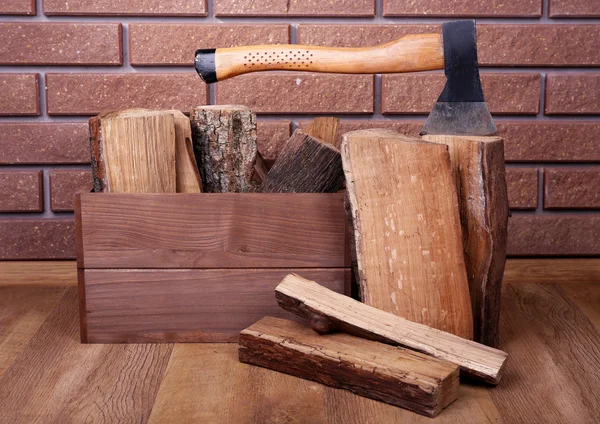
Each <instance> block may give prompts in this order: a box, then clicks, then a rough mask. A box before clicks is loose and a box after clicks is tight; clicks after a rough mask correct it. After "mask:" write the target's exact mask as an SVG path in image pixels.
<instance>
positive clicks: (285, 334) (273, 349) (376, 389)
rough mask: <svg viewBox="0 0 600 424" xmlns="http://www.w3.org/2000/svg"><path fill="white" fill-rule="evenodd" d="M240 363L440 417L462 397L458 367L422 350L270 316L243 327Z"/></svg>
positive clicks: (240, 341)
mask: <svg viewBox="0 0 600 424" xmlns="http://www.w3.org/2000/svg"><path fill="white" fill-rule="evenodd" d="M239 345H240V349H239V359H240V361H241V362H245V363H248V364H253V365H258V366H261V367H265V368H269V369H272V370H275V371H279V372H283V373H286V374H291V375H294V376H296V377H300V378H305V379H307V380H313V381H317V382H319V383H323V384H326V385H328V386H331V387H335V388H339V389H346V390H350V391H352V392H354V393H356V394H358V395H360V396H365V397H368V398H371V399H376V400H379V401H382V402H386V403H390V404H392V405H396V406H400V407H402V408H406V409H409V410H411V411H414V412H417V413H419V414H422V415H426V416H428V417H435V416H436V415H438V414H439V413H440V412H441V411H442V409H443V408H445V407H446V406H448V405H449V404H450V403H452V402H453V401H454V400H456V398H457V397H458V386H459V379H458V367H457V366H456V365H454V364H451V363H449V362H446V361H441V360H438V359H435V358H432V357H430V356H427V355H423V354H421V353H418V352H413V351H410V350H406V349H401V348H395V347H391V346H387V345H384V344H381V343H377V342H371V341H368V340H364V339H360V338H358V337H352V336H349V335H347V334H333V335H328V336H319V335H318V334H316V333H315V332H313V331H312V330H311V329H310V328H308V327H305V326H303V325H301V324H298V323H296V322H292V321H288V320H283V319H278V318H272V317H265V318H263V319H261V320H260V321H258V322H257V323H255V324H253V325H252V326H250V327H248V328H247V329H245V330H243V331H242V332H241V333H240V338H239Z"/></svg>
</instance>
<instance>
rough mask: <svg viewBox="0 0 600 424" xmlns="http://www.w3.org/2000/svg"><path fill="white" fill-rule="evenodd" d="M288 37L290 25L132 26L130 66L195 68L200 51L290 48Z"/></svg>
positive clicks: (130, 26)
mask: <svg viewBox="0 0 600 424" xmlns="http://www.w3.org/2000/svg"><path fill="white" fill-rule="evenodd" d="M289 33H290V26H289V25H288V24H275V25H226V24H220V25H219V24H208V25H207V24H129V52H130V53H129V54H130V62H131V64H132V65H192V64H193V62H194V52H195V51H196V50H197V49H202V48H219V47H233V46H240V45H241V46H243V45H254V44H287V43H289V41H290V37H289ZM182 40H185V42H182Z"/></svg>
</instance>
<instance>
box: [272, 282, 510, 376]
mask: <svg viewBox="0 0 600 424" xmlns="http://www.w3.org/2000/svg"><path fill="white" fill-rule="evenodd" d="M275 298H276V299H277V302H278V303H279V306H281V307H282V308H283V309H285V310H287V311H290V312H292V313H294V314H296V315H298V316H300V317H302V318H304V319H306V320H307V321H308V324H309V325H310V326H311V327H312V328H313V329H314V330H315V331H317V332H319V333H327V332H331V331H341V332H344V333H347V334H351V335H354V336H358V337H362V338H365V339H369V340H374V341H378V342H382V343H387V344H391V345H394V346H403V347H405V348H409V349H413V350H416V351H419V352H422V353H426V354H428V355H431V356H434V357H436V358H439V359H443V360H445V361H449V362H452V363H454V364H456V365H458V366H460V369H461V372H462V373H463V374H464V375H467V376H468V377H470V378H473V379H477V380H480V381H484V382H486V383H489V384H498V383H499V382H500V379H501V378H502V373H503V370H504V366H505V364H506V359H507V357H508V355H507V354H506V353H505V352H503V351H501V350H498V349H494V348H491V347H489V346H485V345H482V344H479V343H476V342H473V341H470V340H466V339H463V338H461V337H458V336H455V335H453V334H450V333H446V332H443V331H440V330H436V329H434V328H431V327H427V326H426V325H423V324H418V323H416V322H412V321H408V320H406V319H404V318H401V317H398V316H396V315H393V314H390V313H388V312H384V311H382V310H380V309H377V308H374V307H372V306H368V305H365V304H364V303H361V302H358V301H356V300H354V299H351V298H350V297H348V296H344V295H342V294H338V293H335V292H334V291H332V290H329V289H328V288H326V287H323V286H321V285H319V284H317V283H316V282H314V281H310V280H307V279H305V278H302V277H300V276H299V275H296V274H289V275H288V276H286V277H285V278H284V279H283V281H282V282H281V283H280V284H279V285H278V286H277V287H276V288H275Z"/></svg>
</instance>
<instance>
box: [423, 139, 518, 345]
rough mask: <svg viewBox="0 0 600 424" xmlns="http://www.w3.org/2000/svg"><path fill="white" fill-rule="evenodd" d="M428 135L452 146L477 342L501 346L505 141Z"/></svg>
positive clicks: (505, 237)
mask: <svg viewBox="0 0 600 424" xmlns="http://www.w3.org/2000/svg"><path fill="white" fill-rule="evenodd" d="M423 139H424V140H427V141H431V142H434V143H442V144H445V145H447V146H448V149H449V152H450V160H451V162H452V170H453V173H454V183H455V185H456V187H457V193H458V205H459V207H460V217H461V219H460V222H461V224H462V237H463V249H464V254H465V266H466V268H467V278H468V280H469V291H470V294H471V306H472V311H473V340H475V341H478V342H480V343H484V344H487V345H488V346H492V347H496V346H498V340H499V336H498V330H499V328H498V327H499V322H500V299H501V297H502V294H501V292H502V276H503V274H504V264H505V262H506V246H507V237H508V235H507V224H508V213H509V211H508V193H507V188H506V171H505V169H504V141H503V140H502V138H500V137H473V136H470V137H466V136H463V137H461V136H446V135H425V136H423Z"/></svg>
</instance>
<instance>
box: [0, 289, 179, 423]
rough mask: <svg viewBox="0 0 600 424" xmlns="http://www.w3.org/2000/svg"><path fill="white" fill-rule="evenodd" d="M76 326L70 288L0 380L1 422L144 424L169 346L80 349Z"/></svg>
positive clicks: (162, 372) (91, 347)
mask: <svg viewBox="0 0 600 424" xmlns="http://www.w3.org/2000/svg"><path fill="white" fill-rule="evenodd" d="M77 320H78V315H77V290H76V289H75V288H69V289H68V290H67V292H66V294H65V295H64V297H63V298H62V300H61V301H60V302H59V303H58V305H57V306H56V308H55V309H54V310H53V311H52V313H51V314H50V316H49V317H48V319H47V320H46V321H45V322H44V324H43V325H42V326H41V328H40V329H39V331H38V332H37V334H36V335H35V336H34V337H33V338H32V339H31V341H30V342H29V344H28V345H27V347H26V348H25V349H24V350H23V352H22V353H21V354H20V355H19V357H18V358H17V359H16V360H15V361H14V362H13V364H12V366H11V367H10V368H9V369H8V370H6V372H5V373H4V375H3V376H2V377H1V378H0V404H2V405H3V407H2V408H1V409H0V421H1V422H24V421H26V422H29V423H48V422H106V423H112V422H144V421H146V420H147V419H148V417H149V415H150V411H151V409H152V405H153V404H154V400H155V397H156V393H157V392H158V387H159V384H160V382H161V380H162V377H163V374H164V372H165V369H166V366H167V363H168V360H169V356H170V354H171V350H172V345H169V344H161V345H129V346H128V345H118V346H117V345H114V346H108V345H105V346H99V345H96V346H92V345H81V344H79V341H78V340H77ZM16 387H18V388H19V390H15V388H16Z"/></svg>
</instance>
